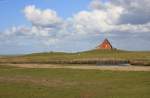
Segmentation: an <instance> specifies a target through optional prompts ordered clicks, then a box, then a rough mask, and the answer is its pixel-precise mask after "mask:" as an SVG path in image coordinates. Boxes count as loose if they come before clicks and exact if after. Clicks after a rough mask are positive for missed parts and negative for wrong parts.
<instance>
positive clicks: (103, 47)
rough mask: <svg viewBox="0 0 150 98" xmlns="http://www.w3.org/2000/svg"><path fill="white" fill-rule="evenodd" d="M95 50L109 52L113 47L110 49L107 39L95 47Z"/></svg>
mask: <svg viewBox="0 0 150 98" xmlns="http://www.w3.org/2000/svg"><path fill="white" fill-rule="evenodd" d="M96 49H109V50H111V49H113V47H112V45H111V43H110V42H109V41H108V39H105V40H104V41H103V43H102V44H100V45H99V46H98V47H96Z"/></svg>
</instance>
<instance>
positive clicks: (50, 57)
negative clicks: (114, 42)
mask: <svg viewBox="0 0 150 98" xmlns="http://www.w3.org/2000/svg"><path fill="white" fill-rule="evenodd" d="M104 60H107V61H109V62H111V61H114V62H116V61H118V60H123V61H130V62H131V61H135V60H141V61H143V60H144V61H150V52H144V51H143V52H133V51H122V50H91V51H85V52H77V53H63V52H48V53H34V54H28V55H22V56H13V57H3V58H0V63H55V64H57V63H60V64H63V63H71V64H72V63H78V64H80V63H81V64H82V63H87V64H88V63H89V64H90V62H92V63H94V64H96V63H97V62H99V61H104Z"/></svg>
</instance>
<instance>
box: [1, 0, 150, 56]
mask: <svg viewBox="0 0 150 98" xmlns="http://www.w3.org/2000/svg"><path fill="white" fill-rule="evenodd" d="M0 12H1V14H0V20H1V21H0V54H23V53H32V52H45V51H65V52H76V51H84V50H89V49H93V48H95V47H96V46H97V45H98V44H100V43H101V42H102V40H104V39H105V38H106V37H107V38H108V39H109V40H110V42H111V43H112V45H113V46H114V47H116V48H119V49H124V50H138V51H139V50H150V0H0Z"/></svg>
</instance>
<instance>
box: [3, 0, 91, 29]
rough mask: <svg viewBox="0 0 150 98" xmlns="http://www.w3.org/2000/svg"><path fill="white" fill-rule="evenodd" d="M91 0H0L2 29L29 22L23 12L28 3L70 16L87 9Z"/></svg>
mask: <svg viewBox="0 0 150 98" xmlns="http://www.w3.org/2000/svg"><path fill="white" fill-rule="evenodd" d="M90 1H91V0H2V1H0V12H3V14H1V15H0V19H1V23H0V30H3V29H6V28H8V27H11V26H12V25H22V24H29V23H28V21H27V20H26V19H25V17H24V14H23V9H24V7H25V6H27V5H36V6H37V7H39V8H41V9H46V8H50V9H53V10H55V11H56V12H58V14H59V15H60V16H61V17H63V18H66V17H70V16H72V15H73V14H75V13H77V12H78V11H80V10H82V9H87V6H88V4H89V3H90Z"/></svg>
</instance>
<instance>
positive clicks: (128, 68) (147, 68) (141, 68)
mask: <svg viewBox="0 0 150 98" xmlns="http://www.w3.org/2000/svg"><path fill="white" fill-rule="evenodd" d="M9 66H15V67H22V68H68V69H83V70H87V69H95V70H112V71H150V66H130V65H128V66H93V65H92V66H90V65H84V66H76V65H71V66H64V65H52V64H10V65H9Z"/></svg>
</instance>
